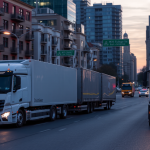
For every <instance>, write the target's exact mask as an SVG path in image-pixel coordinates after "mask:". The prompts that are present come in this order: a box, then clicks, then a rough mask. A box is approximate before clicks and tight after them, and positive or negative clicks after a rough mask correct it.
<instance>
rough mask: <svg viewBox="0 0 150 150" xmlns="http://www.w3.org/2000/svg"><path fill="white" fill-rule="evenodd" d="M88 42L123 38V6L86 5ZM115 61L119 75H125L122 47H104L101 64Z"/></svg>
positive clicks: (108, 4)
mask: <svg viewBox="0 0 150 150" xmlns="http://www.w3.org/2000/svg"><path fill="white" fill-rule="evenodd" d="M85 11H86V17H85V24H86V25H85V34H86V38H87V42H91V43H102V42H103V40H104V39H122V8H121V5H113V4H112V3H106V5H103V4H102V3H99V4H94V5H93V6H88V7H85ZM110 63H114V64H115V65H116V66H117V74H118V76H120V77H121V76H122V75H123V58H122V47H103V50H102V54H101V57H100V64H110Z"/></svg>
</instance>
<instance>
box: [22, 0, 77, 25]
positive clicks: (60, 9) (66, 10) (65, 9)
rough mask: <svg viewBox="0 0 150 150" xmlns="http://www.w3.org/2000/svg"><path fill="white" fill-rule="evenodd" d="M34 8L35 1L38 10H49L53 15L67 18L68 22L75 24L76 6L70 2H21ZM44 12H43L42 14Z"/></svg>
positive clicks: (28, 0) (54, 0) (64, 0)
mask: <svg viewBox="0 0 150 150" xmlns="http://www.w3.org/2000/svg"><path fill="white" fill-rule="evenodd" d="M21 1H23V2H26V3H28V4H30V5H31V6H33V7H36V1H37V2H38V5H37V6H38V8H50V9H52V10H54V12H55V13H57V14H59V15H61V16H63V17H65V18H67V19H68V20H69V21H71V22H73V23H75V22H76V5H75V3H73V1H72V0H21ZM44 13H45V12H43V14H44Z"/></svg>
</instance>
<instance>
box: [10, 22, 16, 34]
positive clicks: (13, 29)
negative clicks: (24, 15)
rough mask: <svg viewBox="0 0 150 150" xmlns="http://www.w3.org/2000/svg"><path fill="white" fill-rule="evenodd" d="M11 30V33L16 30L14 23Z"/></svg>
mask: <svg viewBox="0 0 150 150" xmlns="http://www.w3.org/2000/svg"><path fill="white" fill-rule="evenodd" d="M11 29H12V32H15V30H16V24H15V23H12V25H11Z"/></svg>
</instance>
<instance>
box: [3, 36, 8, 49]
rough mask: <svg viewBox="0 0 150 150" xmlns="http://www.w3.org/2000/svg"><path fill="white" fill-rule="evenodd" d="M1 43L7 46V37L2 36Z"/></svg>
mask: <svg viewBox="0 0 150 150" xmlns="http://www.w3.org/2000/svg"><path fill="white" fill-rule="evenodd" d="M3 45H4V47H8V38H5V37H3Z"/></svg>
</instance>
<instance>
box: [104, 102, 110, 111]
mask: <svg viewBox="0 0 150 150" xmlns="http://www.w3.org/2000/svg"><path fill="white" fill-rule="evenodd" d="M104 109H105V110H109V109H110V106H109V102H107V105H106V107H104Z"/></svg>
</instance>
